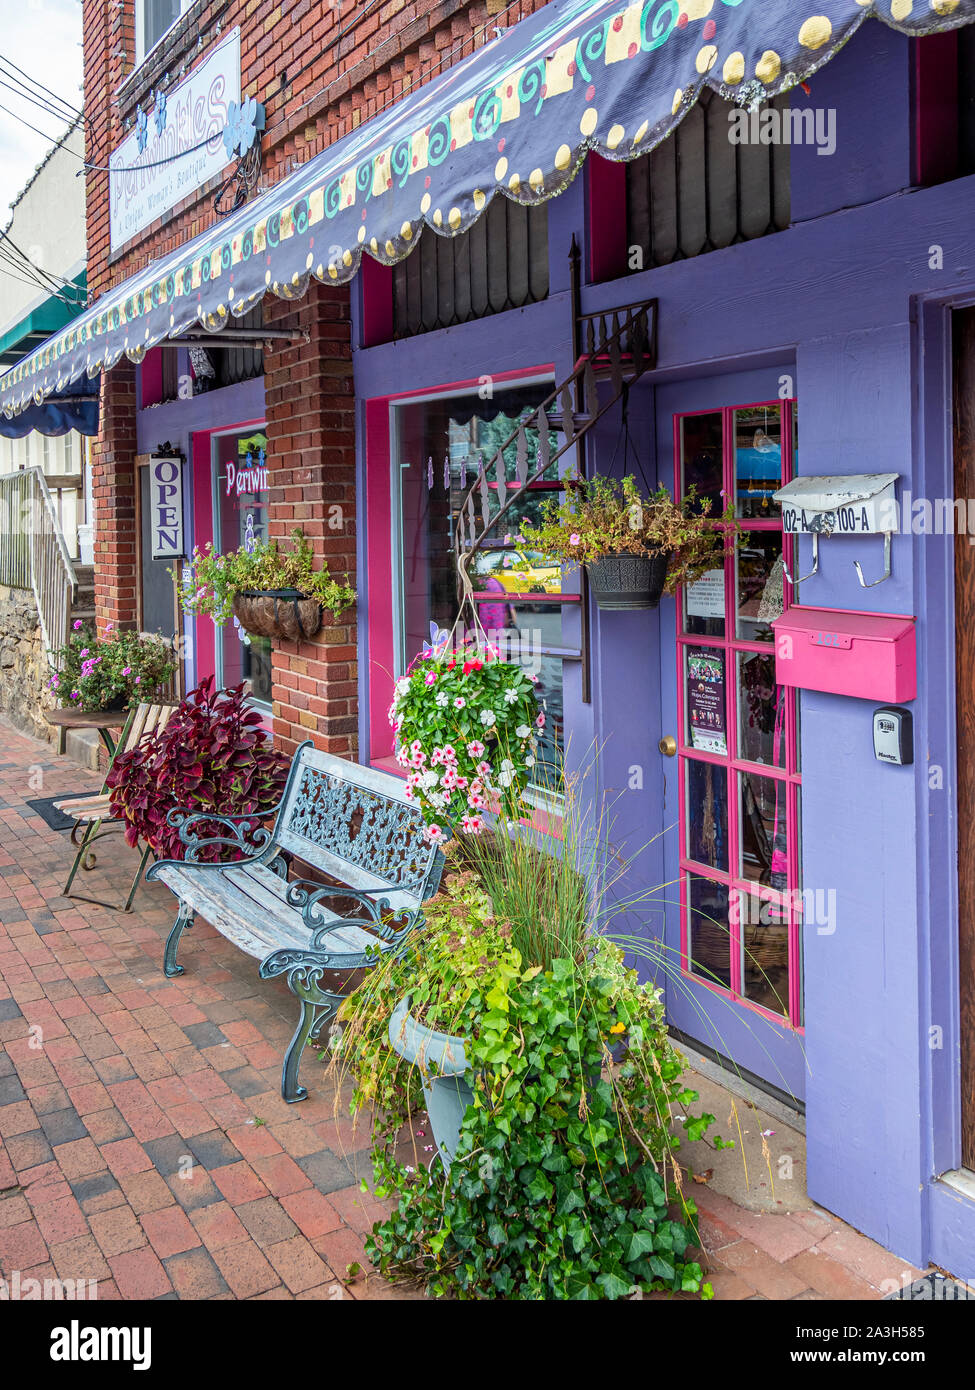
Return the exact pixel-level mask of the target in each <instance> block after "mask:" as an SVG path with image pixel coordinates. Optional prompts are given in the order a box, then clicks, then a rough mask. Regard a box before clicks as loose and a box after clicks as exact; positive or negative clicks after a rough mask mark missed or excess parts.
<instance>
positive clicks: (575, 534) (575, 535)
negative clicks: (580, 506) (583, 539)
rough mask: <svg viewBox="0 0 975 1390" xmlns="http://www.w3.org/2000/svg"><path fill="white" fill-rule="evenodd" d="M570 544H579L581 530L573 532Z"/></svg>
mask: <svg viewBox="0 0 975 1390" xmlns="http://www.w3.org/2000/svg"><path fill="white" fill-rule="evenodd" d="M569 544H570V545H578V544H579V532H578V531H573V532H572V535H571V536H570V537H569Z"/></svg>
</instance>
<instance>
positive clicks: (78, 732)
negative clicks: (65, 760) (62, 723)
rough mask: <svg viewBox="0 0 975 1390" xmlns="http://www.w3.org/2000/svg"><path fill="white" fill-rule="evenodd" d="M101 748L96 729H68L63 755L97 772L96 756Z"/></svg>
mask: <svg viewBox="0 0 975 1390" xmlns="http://www.w3.org/2000/svg"><path fill="white" fill-rule="evenodd" d="M102 747H103V744H102V741H101V738H100V737H99V735H98V730H97V729H68V730H67V731H66V732H65V736H64V751H65V755H66V756H67V757H69V758H70V759H71V760H72V761H73V762H76V763H79V764H80V765H81V766H82V767H89V768H91V769H92V771H94V772H97V771H98V754H99V750H100V749H101V748H102Z"/></svg>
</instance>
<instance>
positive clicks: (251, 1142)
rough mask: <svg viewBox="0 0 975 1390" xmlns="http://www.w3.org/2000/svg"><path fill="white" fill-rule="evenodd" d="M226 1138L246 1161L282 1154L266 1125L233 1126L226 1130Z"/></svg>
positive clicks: (279, 1146)
mask: <svg viewBox="0 0 975 1390" xmlns="http://www.w3.org/2000/svg"><path fill="white" fill-rule="evenodd" d="M227 1138H228V1139H229V1140H230V1141H231V1142H232V1143H233V1144H234V1146H235V1147H236V1148H238V1149H239V1150H240V1152H241V1153H242V1154H243V1155H244V1157H245V1158H247V1159H255V1158H267V1156H268V1155H269V1154H279V1153H281V1152H282V1148H281V1145H280V1144H279V1143H278V1141H277V1140H276V1139H275V1137H274V1135H273V1134H272V1133H271V1131H270V1130H269V1129H268V1127H267V1125H255V1124H243V1125H235V1126H234V1128H233V1129H228V1130H227Z"/></svg>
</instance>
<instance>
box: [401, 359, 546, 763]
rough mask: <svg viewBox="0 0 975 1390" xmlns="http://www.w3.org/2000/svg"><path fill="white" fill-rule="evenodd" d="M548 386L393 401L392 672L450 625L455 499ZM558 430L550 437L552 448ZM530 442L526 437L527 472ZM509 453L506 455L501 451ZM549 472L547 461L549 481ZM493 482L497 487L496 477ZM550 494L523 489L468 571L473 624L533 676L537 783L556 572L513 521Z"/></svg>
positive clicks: (512, 468) (510, 471) (529, 516)
mask: <svg viewBox="0 0 975 1390" xmlns="http://www.w3.org/2000/svg"><path fill="white" fill-rule="evenodd" d="M550 391H551V385H550V383H549V382H548V381H546V380H540V381H538V382H537V383H532V384H531V385H528V386H509V387H505V388H503V389H500V388H497V387H496V388H495V390H494V393H493V395H492V396H491V397H490V398H489V399H483V398H482V397H481V396H480V395H478V394H477V393H476V392H474V393H469V394H464V395H442V396H434V397H432V398H427V399H425V400H422V401H410V402H407V403H404V404H401V405H396V406H394V408H393V417H394V419H393V470H392V474H393V494H394V507H393V530H394V545H395V546H396V550H397V554H396V557H395V564H394V586H398V593H394V604H393V611H394V616H395V621H396V622H397V623H398V630H397V632H396V646H395V657H396V667H397V669H396V672H395V674H396V675H397V676H399V675H401V674H402V673H403V672H404V671H405V670H406V669H407V667H408V666H409V664H410V662H411V661H412V660H413V658H414V657H415V656H416V655H417V653H418V652H419V651H420V649H421V647H422V645H423V643H424V642H425V641H427V640H428V639H429V635H430V625H431V623H434V624H436V626H437V627H438V628H442V629H445V630H447V631H450V630H451V629H452V628H453V626H454V623H455V620H456V618H457V612H458V607H457V570H456V565H455V560H454V534H455V526H456V523H457V516H458V513H459V509H460V502H461V498H462V497H463V496H464V494H465V492H466V490H467V488H468V487H469V485H470V483H471V482H472V481H473V479H474V478H475V476H476V474H477V470H478V469H479V467H480V465H481V463H482V461H484V460H490V459H491V458H492V457H493V455H494V453H495V450H496V449H497V448H498V447H499V446H500V445H501V444H502V443H503V442H504V440H505V439H506V438H507V436H508V435H509V434H511V433H512V431H513V430H514V429H515V428H516V427H517V424H518V421H519V419H520V418H522V417H523V416H526V415H527V414H528V413H529V412H530V411H531V410H532V409H533V408H534V407H536V406H538V404H540V402H541V401H543V400H544V399H545V397H546V396H547V395H548V394H549V392H550ZM557 439H558V437H557V436H556V435H555V434H554V432H553V434H552V436H551V442H552V448H553V452H554V451H555V449H556V448H557V447H558V444H557ZM535 447H536V441H535V438H534V436H533V435H529V451H530V456H529V458H528V469H529V472H530V471H531V469H532V467H533V464H534V449H535ZM509 453H510V458H509V457H508V454H509ZM505 462H506V465H507V466H506V476H507V477H508V478H509V479H511V480H512V481H514V480H515V479H516V469H517V459H516V457H515V449H514V448H513V447H512V448H511V449H510V450H508V451H506V456H505ZM556 476H557V474H556V473H555V471H554V468H553V474H552V477H553V480H554V479H555V477H556ZM494 486H496V484H494ZM551 495H552V493H551V491H548V492H545V491H534V492H533V491H529V493H528V495H527V496H526V497H525V498H524V499H523V500H522V501H521V502H520V503H519V504H518V505H517V506H516V507H515V508H513V509H512V511H511V512H509V513H508V515H507V516H506V518H505V520H504V523H503V532H502V533H501V534H499V535H497V536H496V537H494V538H493V539H494V540H495V541H496V542H497V548H496V549H492V548H490V547H489V546H488V547H485V548H484V549H482V550H481V551H479V553H478V554H477V556H476V557H475V560H474V563H473V566H472V573H471V578H472V581H473V585H474V590H475V595H476V602H477V603H478V613H479V617H480V623H481V627H482V628H483V629H484V631H485V632H486V634H487V635H488V637H489V638H490V639H491V640H492V641H495V642H496V643H497V644H498V645H499V646H500V647H501V648H502V650H503V651H504V652H505V653H506V655H507V656H508V658H509V659H510V660H518V661H520V662H521V663H522V664H523V665H525V666H526V667H527V668H528V669H530V670H532V671H533V672H534V673H535V674H536V675H538V677H539V683H538V687H537V689H538V694H539V698H540V699H541V700H542V701H543V702H544V707H545V712H546V715H547V733H548V738H547V740H546V742H545V743H543V745H542V748H541V752H542V758H541V759H540V764H541V765H542V771H541V773H540V776H539V782H541V783H544V781H545V779H546V776H547V774H548V773H550V772H552V771H553V770H554V767H555V766H556V764H557V762H558V759H559V757H560V755H561V752H562V747H563V725H564V715H563V703H562V662H563V656H562V655H560V651H561V650H562V649H563V648H564V647H565V645H566V644H565V641H564V638H563V601H564V600H563V596H562V578H561V569H560V566H559V565H558V564H553V563H551V562H550V561H547V560H546V558H545V557H544V556H542V555H539V554H537V553H536V552H534V551H532V550H531V549H530V548H529V547H528V546H526V545H524V544H522V543H521V533H520V530H519V527H520V526H521V523H522V522H523V521H525V520H531V521H532V522H536V521H538V520H539V518H540V508H541V502H542V500H543V499H544V498H545V497H547V496H551Z"/></svg>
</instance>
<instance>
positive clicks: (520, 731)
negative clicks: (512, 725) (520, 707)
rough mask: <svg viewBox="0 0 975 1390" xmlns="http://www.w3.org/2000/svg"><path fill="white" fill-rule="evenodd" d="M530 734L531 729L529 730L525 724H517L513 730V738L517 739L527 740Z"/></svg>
mask: <svg viewBox="0 0 975 1390" xmlns="http://www.w3.org/2000/svg"><path fill="white" fill-rule="evenodd" d="M530 734H531V729H529V727H528V725H527V724H519V725H518V727H517V729H516V730H515V736H516V737H517V738H528V736H529V735H530Z"/></svg>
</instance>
